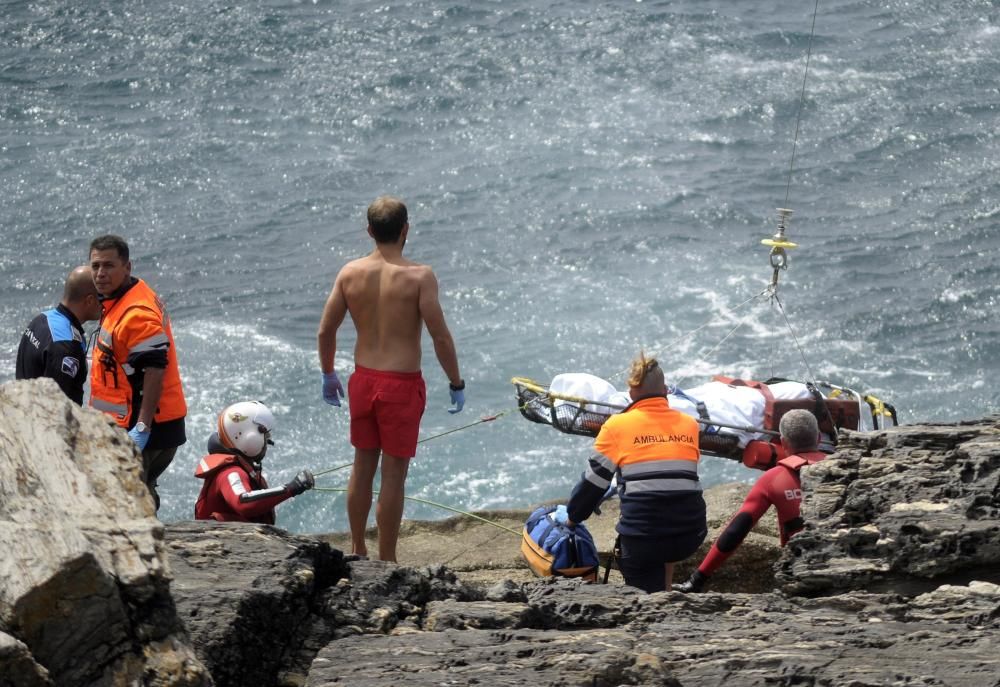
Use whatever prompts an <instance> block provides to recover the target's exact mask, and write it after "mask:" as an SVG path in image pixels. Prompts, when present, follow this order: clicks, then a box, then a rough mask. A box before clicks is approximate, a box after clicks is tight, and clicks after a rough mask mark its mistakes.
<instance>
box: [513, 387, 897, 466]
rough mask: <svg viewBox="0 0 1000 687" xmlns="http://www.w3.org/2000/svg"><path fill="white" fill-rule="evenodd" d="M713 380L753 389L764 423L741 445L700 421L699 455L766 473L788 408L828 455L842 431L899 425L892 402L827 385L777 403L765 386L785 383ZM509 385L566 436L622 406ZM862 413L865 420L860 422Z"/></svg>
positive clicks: (536, 415) (535, 414)
mask: <svg viewBox="0 0 1000 687" xmlns="http://www.w3.org/2000/svg"><path fill="white" fill-rule="evenodd" d="M714 381H719V382H723V383H725V384H729V385H734V386H747V387H751V388H754V389H757V390H758V391H759V392H760V393H761V394H762V395H763V397H764V398H765V399H766V403H765V413H764V424H763V426H762V427H760V428H758V430H759V432H760V434H759V435H758V436H760V437H762V438H761V439H759V440H753V441H750V442H749V443H747V442H746V441H744V442H743V443H741V442H740V439H739V437H738V436H737V435H736V434H732V433H727V432H725V431H719V428H720V427H726V425H720V424H718V423H716V424H714V425H713V424H712V422H711V420H703V421H701V430H700V432H699V436H698V442H699V447H700V449H701V451H702V453H706V454H709V455H714V456H718V457H720V458H729V459H731V460H736V461H740V462H742V463H743V464H744V465H746V466H747V467H752V468H758V469H767V468H768V467H772V466H773V465H775V464H776V462H777V460H779V459H780V458H781V457H783V453H782V449H781V445H780V442H778V440H777V431H776V430H777V428H778V423H779V422H780V420H781V417H782V416H783V415H784V414H785V413H786V412H788V411H789V410H792V409H796V408H801V409H804V410H809V411H810V412H812V413H813V414H814V415H815V416H816V418H817V421H818V424H819V427H820V431H821V432H823V433H824V434H825V435H826V436H828V437H831V440H832V442H833V445H826V446H824V445H823V444H821V446H820V448H821V449H823V450H827V451H833V450H835V444H836V435H837V433H838V431H839V430H840V429H848V430H854V431H862V430H865V429H869V428H870V429H878V428H879V426H880V425H881V426H889V425H890V424H891V425H893V426H895V425H898V424H899V421H898V418H897V416H896V409H895V408H894V407H893V406H892V405H891V404H889V403H886V402H884V401H881V400H880V399H878V398H876V397H874V396H871V395H862V394H859V393H857V392H855V391H853V390H851V389H847V388H845V387H839V386H836V385H833V384H830V383H829V382H817V384H816V386H821V387H824V388H825V389H826V393H820V392H819V390H818V389H816V388H815V387H813V389H814V394H816V398H815V399H797V400H778V399H774V398H773V397H772V396H771V394H770V392H769V390H768V384H769V383H771V382H775V381H785V380H778V379H772V380H768V382H755V381H748V380H740V379H734V378H731V377H721V376H718V377H715V378H714ZM511 383H512V384H513V385H514V388H515V391H516V393H517V402H518V409H519V410H520V412H521V415H523V416H524V417H525V418H526V419H528V420H530V421H532V422H537V423H539V424H545V425H551V426H552V427H555V428H556V429H558V430H559V431H561V432H565V433H566V434H575V435H578V436H587V437H596V436H597V433H598V432H599V431H600V429H601V426H602V425H603V424H604V422H605V421H606V420H607V419H608V418H609V417H611V416H612V415H614V414H616V413H619V412H621V411H622V410H624V407H623V406H617V405H612V404H609V403H603V402H600V401H595V400H592V399H587V398H580V397H577V396H570V395H567V394H562V393H559V392H555V391H552V390H551V389H550V388H549V387H547V386H546V385H544V384H541V383H539V382H536V381H534V380H532V379H528V378H526V377H514V378H513V379H511ZM862 409H864V411H865V412H864V413H863V412H862ZM862 415H865V416H866V418H867V419H863V418H862ZM867 425H870V426H867ZM768 437H770V438H768Z"/></svg>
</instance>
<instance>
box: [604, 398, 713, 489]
mask: <svg viewBox="0 0 1000 687" xmlns="http://www.w3.org/2000/svg"><path fill="white" fill-rule="evenodd" d="M594 448H595V449H596V450H597V451H598V452H599V453H600V454H601V455H603V456H605V457H607V458H608V459H609V460H610V462H611V463H613V464H614V466H615V467H616V468H617V469H618V470H619V471H620V472H621V478H622V481H623V482H624V491H625V494H637V493H640V492H671V491H692V490H695V491H700V490H701V487H700V485H699V484H698V483H697V482H698V460H699V458H700V457H701V452H700V451H699V450H698V422H697V421H696V420H695V419H694V418H692V417H691V416H689V415H686V414H684V413H682V412H680V411H678V410H674V409H673V408H671V407H670V406H669V405H668V403H667V400H666V399H665V398H663V397H661V396H657V397H652V398H644V399H640V400H638V401H636V402H635V403H633V404H632V405H631V406H629V408H628V410H627V411H626V412H624V413H620V414H618V415H612V416H611V417H610V418H608V421H607V422H605V423H604V425H603V426H602V427H601V431H600V433H599V434H598V435H597V439H596V440H595V441H594Z"/></svg>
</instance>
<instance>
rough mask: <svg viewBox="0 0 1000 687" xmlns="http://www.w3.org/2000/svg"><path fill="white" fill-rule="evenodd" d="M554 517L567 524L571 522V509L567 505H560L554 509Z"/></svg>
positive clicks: (557, 520) (556, 520)
mask: <svg viewBox="0 0 1000 687" xmlns="http://www.w3.org/2000/svg"><path fill="white" fill-rule="evenodd" d="M552 519H553V520H554V521H555V522H557V523H559V524H560V525H565V524H567V523H568V522H569V511H567V510H566V506H558V507H557V508H556V509H555V510H554V511H552Z"/></svg>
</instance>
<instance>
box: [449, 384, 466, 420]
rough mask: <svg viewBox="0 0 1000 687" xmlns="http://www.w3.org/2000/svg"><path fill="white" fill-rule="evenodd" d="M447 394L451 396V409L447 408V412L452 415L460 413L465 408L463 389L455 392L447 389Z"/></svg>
mask: <svg viewBox="0 0 1000 687" xmlns="http://www.w3.org/2000/svg"><path fill="white" fill-rule="evenodd" d="M448 393H449V394H451V405H452V407H451V408H448V412H449V413H451V414H452V415H454V414H455V413H460V412H462V408H464V407H465V389H459V390H458V391H455V390H454V389H451V388H449V389H448Z"/></svg>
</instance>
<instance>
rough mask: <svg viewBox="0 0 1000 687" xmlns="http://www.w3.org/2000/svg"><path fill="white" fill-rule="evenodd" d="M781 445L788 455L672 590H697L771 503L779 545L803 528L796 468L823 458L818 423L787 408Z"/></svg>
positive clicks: (761, 481) (805, 412)
mask: <svg viewBox="0 0 1000 687" xmlns="http://www.w3.org/2000/svg"><path fill="white" fill-rule="evenodd" d="M778 431H779V432H781V444H782V446H783V447H784V448H785V451H786V453H787V455H788V457H787V458H783V459H781V460H779V461H778V464H777V465H776V466H774V467H773V468H771V469H770V470H768V471H767V472H765V473H764V475H763V476H762V477H761V478H760V479H758V480H757V483H756V484H754V485H753V488H752V489H751V490H750V493H749V494H747V497H746V499H745V500H744V501H743V505H742V506H741V507H740V509H739V511H737V513H736V515H735V516H734V517H733V519H732V520H730V521H729V524H728V525H726V529H725V530H723V532H722V534H720V535H719V538H718V539H716V540H715V543H714V544H712V549H711V550H710V551H709V552H708V555H707V556H705V560H703V561H702V562H701V565H699V566H698V569H697V570H695V571H694V573H692V574H691V577H690V578H689V579H688V580H687V581H686V582H681V583H680V584H675V585H674V586H673V589H674V591H678V592H700V591H703V590H704V588H705V584H706V583H707V582H708V580H709V578H711V576H712V574H713V573H715V571H716V570H718V569H719V568H720V567H721V566H722V564H723V563H725V562H726V559H728V558H729V557H730V556H731V555H732V554H733V552H734V551H736V549H737V548H739V545H740V544H742V543H743V540H744V539H745V538H746V536H747V534H749V533H750V530H752V529H753V526H754V525H756V524H757V521H758V520H760V519H761V518H762V517H763V516H764V513H766V512H767V510H768V509H769V508H770V507H771V506H774V507H775V508H776V509H777V511H778V527H779V529H780V530H781V545H782V546H784V545H785V544H786V543H787V542H788V539H789V538H790V537H791V536H792V535H793V534H795V533H796V532H798V531H799V530H801V529H802V527H803V526H804V523H803V521H802V517H801V516H800V515H799V509H800V506H801V505H802V482H801V479H800V476H799V470H800V469H802V467H803V466H806V465H812V464H813V463H818V462H819V461H821V460H823V459H824V458H826V455H827V454H825V453H823V452H821V451H819V450H817V448H816V447H817V446H818V445H819V425H818V424H817V422H816V418H815V417H814V416H813V414H812V413H810V412H809V411H808V410H790V411H788V412H787V413H785V414H784V415H783V416H782V418H781V422H780V423H779V425H778Z"/></svg>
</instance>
